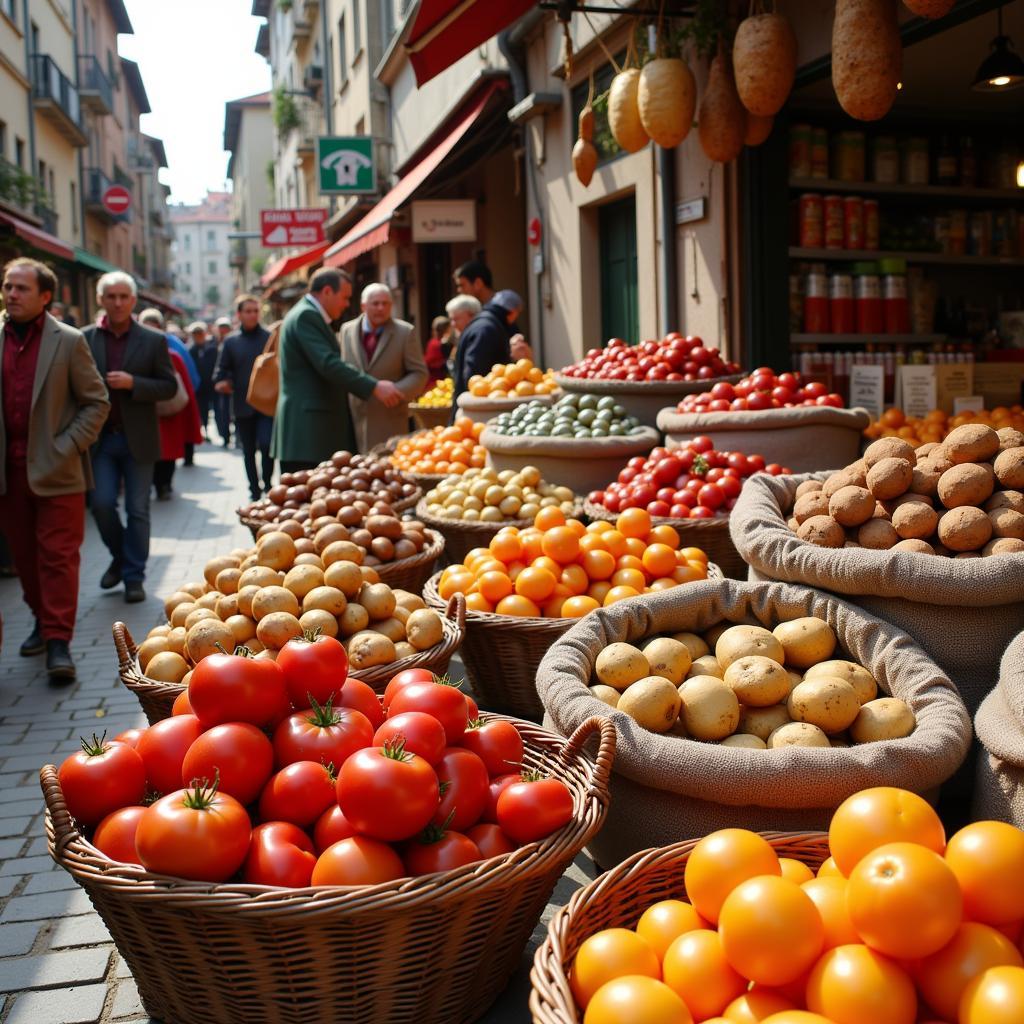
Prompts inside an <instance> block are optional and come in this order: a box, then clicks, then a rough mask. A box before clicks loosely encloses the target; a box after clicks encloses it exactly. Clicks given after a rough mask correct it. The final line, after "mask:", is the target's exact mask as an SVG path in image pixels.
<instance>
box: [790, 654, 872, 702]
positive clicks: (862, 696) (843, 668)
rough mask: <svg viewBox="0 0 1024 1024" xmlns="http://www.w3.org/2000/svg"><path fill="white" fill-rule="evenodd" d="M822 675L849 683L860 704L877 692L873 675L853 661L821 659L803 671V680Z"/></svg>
mask: <svg viewBox="0 0 1024 1024" xmlns="http://www.w3.org/2000/svg"><path fill="white" fill-rule="evenodd" d="M822 677H826V678H828V677H834V678H836V679H842V680H843V681H844V682H847V683H849V684H850V685H851V686H852V687H853V692H854V693H855V694H856V695H857V700H858V702H859V703H861V704H866V703H867V702H868V701H869V700H874V699H875V696H876V694H877V693H878V684H877V683H876V682H875V677H874V676H873V675H872V674H871V673H870V672H869V671H868V670H867V669H866V668H864V666H863V665H858V664H857V663H856V662H854V661H842V660H835V661H822V662H819V663H818V664H817V665H812V666H811V667H810V668H809V669H808V670H807V671H806V672H805V673H804V680H808V679H819V678H822Z"/></svg>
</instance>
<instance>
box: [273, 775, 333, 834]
mask: <svg viewBox="0 0 1024 1024" xmlns="http://www.w3.org/2000/svg"><path fill="white" fill-rule="evenodd" d="M332 803H334V779H333V778H332V777H331V773H330V772H329V771H328V770H327V769H326V768H325V767H324V765H322V764H318V763H316V762H315V761H296V762H295V764H290V765H288V767H287V768H282V769H281V770H280V771H279V772H278V773H277V774H276V775H271V776H270V779H269V780H268V781H267V784H266V785H265V786H264V787H263V792H262V793H261V794H260V817H261V818H262V819H263V820H264V821H290V822H291V823H292V824H293V825H301V826H302V827H303V828H305V827H306V826H307V825H312V824H313V822H314V821H316V820H317V818H319V817H320V815H321V814H323V813H324V811H325V810H327V808H328V807H330V806H331V804H332Z"/></svg>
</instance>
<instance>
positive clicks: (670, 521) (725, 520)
mask: <svg viewBox="0 0 1024 1024" xmlns="http://www.w3.org/2000/svg"><path fill="white" fill-rule="evenodd" d="M583 514H584V515H585V516H586V517H587V518H588V519H591V520H594V519H602V520H604V521H605V522H606V523H614V522H615V520H616V519H618V518H619V516H620V515H621V513H620V512H609V511H608V509H606V508H605V507H604V506H603V505H598V504H596V503H595V502H592V501H586V500H584V502H583ZM651 522H652V523H653V524H654V525H655V526H672V527H674V528H675V529H677V530H678V529H684V530H690V529H692V530H720V531H722V532H723V533H728V532H729V517H728V516H715V517H714V518H713V519H675V518H673V517H672V516H651Z"/></svg>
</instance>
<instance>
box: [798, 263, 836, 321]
mask: <svg viewBox="0 0 1024 1024" xmlns="http://www.w3.org/2000/svg"><path fill="white" fill-rule="evenodd" d="M828 312H829V311H828V278H827V277H826V276H825V265H824V264H823V263H815V264H814V265H813V266H812V267H811V270H810V272H809V273H808V274H807V287H806V289H805V290H804V330H805V331H806V332H807V333H808V334H827V333H828V332H829V324H830V321H829V315H828Z"/></svg>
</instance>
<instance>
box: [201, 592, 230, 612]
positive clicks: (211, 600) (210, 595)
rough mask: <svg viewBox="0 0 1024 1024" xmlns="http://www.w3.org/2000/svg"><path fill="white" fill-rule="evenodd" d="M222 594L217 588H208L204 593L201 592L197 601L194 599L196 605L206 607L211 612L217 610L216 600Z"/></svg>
mask: <svg viewBox="0 0 1024 1024" xmlns="http://www.w3.org/2000/svg"><path fill="white" fill-rule="evenodd" d="M223 596H224V595H223V594H222V593H220V592H219V591H217V590H209V591H207V592H206V593H205V594H203V596H202V597H201V598H199V600H198V601H196V607H197V608H206V609H208V610H209V611H211V612H215V611H216V610H217V602H218V601H219V600H220V599H221V598H222V597H223Z"/></svg>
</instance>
